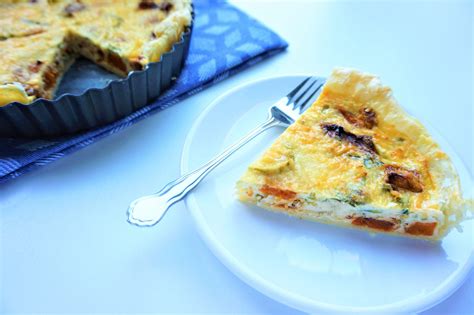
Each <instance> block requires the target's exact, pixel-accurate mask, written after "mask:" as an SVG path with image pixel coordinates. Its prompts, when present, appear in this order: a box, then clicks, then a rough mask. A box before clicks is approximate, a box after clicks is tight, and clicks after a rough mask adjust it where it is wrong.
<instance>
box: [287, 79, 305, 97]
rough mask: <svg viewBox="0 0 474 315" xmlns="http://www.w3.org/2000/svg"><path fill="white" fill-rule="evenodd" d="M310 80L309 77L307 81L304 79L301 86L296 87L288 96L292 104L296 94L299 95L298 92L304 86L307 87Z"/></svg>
mask: <svg viewBox="0 0 474 315" xmlns="http://www.w3.org/2000/svg"><path fill="white" fill-rule="evenodd" d="M309 79H311V77H307V78H306V79H304V80H303V81H302V82H301V83H300V84H298V86H297V87H295V88H294V89H293V90H292V91H291V92H290V93H288V94H287V95H286V97H288V99H289V100H290V102H291V99H292V98H293V97H294V96H295V95H296V93H298V91H299V90H300V89H301V88H302V87H303V85H305V84H306V82H308V80H309Z"/></svg>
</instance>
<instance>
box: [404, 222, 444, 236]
mask: <svg viewBox="0 0 474 315" xmlns="http://www.w3.org/2000/svg"><path fill="white" fill-rule="evenodd" d="M436 225H437V223H436V222H415V223H412V224H410V225H409V226H407V227H405V232H407V233H408V234H411V235H425V236H431V235H433V233H434V230H435V228H436Z"/></svg>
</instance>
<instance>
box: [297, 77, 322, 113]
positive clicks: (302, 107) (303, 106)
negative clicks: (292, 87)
mask: <svg viewBox="0 0 474 315" xmlns="http://www.w3.org/2000/svg"><path fill="white" fill-rule="evenodd" d="M315 83H318V84H317V87H316V88H315V89H314V91H313V92H311V93H310V95H309V96H308V97H306V99H305V100H303V101H301V102H300V103H298V104H296V105H295V106H296V107H295V108H299V109H300V113H302V112H304V111H305V110H306V108H307V107H308V105H311V102H310V101H311V100H312V99H313V97H314V95H316V93H318V92H319V90H320V89H321V87H322V86H323V85H324V82H319V80H316V81H315V82H314V83H313V84H312V85H311V87H312V86H314V84H315ZM308 90H309V89H308ZM306 94H307V93H306ZM302 97H303V95H302V96H301V97H300V98H299V99H298V101H299V100H300V99H301V98H302ZM298 101H297V102H298Z"/></svg>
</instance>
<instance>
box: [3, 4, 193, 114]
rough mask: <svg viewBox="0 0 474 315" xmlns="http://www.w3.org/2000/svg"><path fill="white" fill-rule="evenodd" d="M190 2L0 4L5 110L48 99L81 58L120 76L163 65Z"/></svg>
mask: <svg viewBox="0 0 474 315" xmlns="http://www.w3.org/2000/svg"><path fill="white" fill-rule="evenodd" d="M191 12H192V6H191V0H162V1H159V0H157V1H151V0H136V1H116V0H94V1H93V0H48V1H45V0H43V1H41V0H38V1H2V3H0V63H1V64H2V67H1V68H0V106H4V105H7V104H9V103H12V102H20V103H23V104H28V103H31V102H32V101H33V100H35V99H36V98H46V99H51V98H52V97H53V94H54V91H55V89H56V87H57V86H58V82H59V80H60V78H61V76H62V75H63V73H64V72H65V71H66V70H67V69H68V67H69V66H70V65H71V64H72V63H73V61H74V60H75V59H76V58H77V57H78V56H83V57H86V58H88V59H90V60H92V61H93V62H95V63H96V64H98V65H100V66H102V67H104V68H105V69H107V70H109V71H111V72H113V73H116V74H118V75H120V76H126V75H127V74H128V73H129V72H130V71H133V70H142V69H144V67H145V66H146V65H147V64H148V63H150V62H156V61H159V60H160V57H161V55H162V54H164V53H166V52H168V51H169V50H170V49H171V47H172V45H173V44H174V43H176V42H177V41H178V40H179V38H180V36H181V34H182V33H183V32H184V31H185V29H186V28H187V27H188V26H189V25H190V24H191Z"/></svg>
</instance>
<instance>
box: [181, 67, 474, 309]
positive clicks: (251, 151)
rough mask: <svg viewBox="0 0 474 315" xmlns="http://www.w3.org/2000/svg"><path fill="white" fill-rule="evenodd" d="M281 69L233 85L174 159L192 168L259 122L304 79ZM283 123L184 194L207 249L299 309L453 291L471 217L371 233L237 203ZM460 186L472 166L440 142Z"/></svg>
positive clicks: (417, 304)
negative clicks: (240, 185)
mask: <svg viewBox="0 0 474 315" xmlns="http://www.w3.org/2000/svg"><path fill="white" fill-rule="evenodd" d="M303 78H304V77H303V76H285V77H276V78H269V79H264V80H259V81H255V82H252V83H249V84H246V85H243V86H240V87H237V88H235V89H233V90H231V91H229V92H228V93H226V94H225V95H222V96H221V97H219V98H218V99H216V100H215V101H214V102H213V103H212V104H211V105H210V106H209V107H208V108H207V109H206V110H205V111H204V112H203V113H202V114H201V116H200V117H199V119H198V120H197V121H196V123H195V124H194V126H193V127H192V129H191V131H190V133H189V135H188V138H187V140H186V143H185V146H184V151H183V156H182V163H181V168H182V172H183V173H187V172H189V171H190V170H192V169H194V168H197V167H198V166H200V165H202V164H203V163H204V162H206V161H208V160H209V159H210V158H212V157H213V156H215V155H216V154H217V153H219V152H221V151H222V150H223V149H224V148H225V147H227V146H228V145H230V144H232V143H233V142H235V141H236V140H238V139H239V138H240V137H242V136H243V135H245V134H246V133H247V132H248V131H250V130H251V129H253V128H254V127H256V126H257V125H258V124H260V123H261V122H263V121H264V120H265V118H266V112H267V108H268V107H269V105H270V104H271V103H272V102H274V101H275V100H277V99H279V98H280V97H281V96H282V95H283V94H285V93H286V92H287V91H289V90H291V88H292V87H294V86H296V85H297V84H298V83H299V82H301V81H302V79H303ZM282 131H283V129H278V128H274V129H272V130H268V131H267V132H265V133H264V134H262V135H260V136H259V137H258V138H256V139H254V140H253V141H252V142H251V143H249V144H247V145H246V146H245V147H244V148H242V149H241V150H239V151H238V152H237V153H235V154H234V155H233V156H232V157H230V158H229V159H228V161H226V162H224V163H223V164H222V165H221V166H219V167H218V168H217V169H216V170H215V171H214V172H213V173H212V175H210V176H209V177H208V178H207V179H206V180H204V181H203V182H202V183H201V184H200V185H199V186H198V187H197V188H196V189H195V190H194V191H193V193H192V194H190V195H189V196H188V198H187V199H186V205H187V207H188V209H189V210H190V212H191V214H192V216H193V217H194V219H195V222H196V225H197V227H198V230H199V232H200V234H201V236H202V237H203V239H204V240H205V242H206V243H207V245H208V246H209V248H210V249H211V250H212V251H213V253H214V254H215V255H216V256H217V257H218V258H219V259H220V260H221V261H222V262H223V263H224V264H225V265H226V266H227V267H228V268H229V269H230V270H231V271H232V272H234V273H235V274H236V275H237V276H238V277H240V278H241V279H242V280H243V281H245V282H246V283H247V284H249V285H251V286H252V287H254V288H255V289H257V290H259V291H260V292H262V293H264V294H266V295H268V296H269V297H271V298H273V299H275V300H277V301H279V302H281V303H284V304H287V305H289V306H292V307H294V308H297V309H299V310H302V311H306V312H321V311H341V312H363V313H368V312H373V313H380V312H414V311H422V310H424V309H427V308H429V307H431V306H433V305H435V304H437V303H439V302H441V301H442V300H443V299H445V298H446V297H448V296H449V295H450V294H452V293H453V292H454V291H455V290H456V289H457V288H458V287H459V286H460V285H461V284H462V282H463V280H464V279H465V278H466V276H467V274H468V272H469V270H470V269H471V267H472V265H473V261H474V259H473V257H474V255H473V242H472V240H473V235H474V233H473V231H474V228H473V222H472V220H471V221H466V222H464V223H463V224H462V227H463V229H464V231H463V232H462V233H461V232H459V231H457V230H453V231H451V232H450V233H449V235H447V236H446V238H445V239H444V240H443V241H442V242H441V243H431V242H426V241H422V240H413V239H407V238H400V237H393V236H388V235H375V236H374V235H372V234H369V233H367V232H364V231H357V230H352V229H344V228H339V227H334V226H329V225H323V224H318V223H314V222H307V221H302V220H299V219H296V218H292V217H288V216H285V215H281V214H277V213H273V212H269V211H266V210H262V209H259V208H257V207H252V206H249V205H245V204H242V203H240V202H239V201H237V200H236V199H235V194H234V189H235V188H234V187H235V182H236V181H237V180H238V179H239V177H240V176H241V175H242V174H243V172H244V171H245V169H246V168H247V166H248V165H249V164H250V163H251V162H252V161H253V160H255V159H256V158H257V157H258V156H259V155H260V154H261V153H262V152H263V151H264V150H265V149H266V148H267V147H268V146H269V145H270V144H271V143H272V141H273V140H274V139H275V138H276V137H277V136H278V135H279V134H280V133H281V132H282ZM430 132H431V134H433V135H435V138H436V140H437V141H438V142H439V143H440V144H441V146H442V147H443V149H444V150H445V151H446V152H447V153H448V154H449V155H450V156H451V158H452V160H453V162H454V164H455V166H456V168H457V170H458V172H459V174H460V176H461V181H462V184H463V187H472V184H471V182H472V180H471V178H470V175H469V172H468V171H467V170H466V168H465V166H464V165H463V164H462V162H461V160H460V159H459V158H458V156H457V155H455V154H454V152H453V150H452V149H451V148H450V147H449V146H448V145H447V143H446V141H443V139H442V138H440V137H439V136H438V137H437V136H436V132H433V131H432V130H430Z"/></svg>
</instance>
